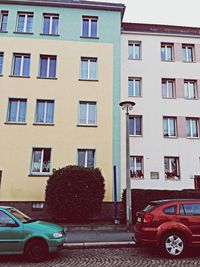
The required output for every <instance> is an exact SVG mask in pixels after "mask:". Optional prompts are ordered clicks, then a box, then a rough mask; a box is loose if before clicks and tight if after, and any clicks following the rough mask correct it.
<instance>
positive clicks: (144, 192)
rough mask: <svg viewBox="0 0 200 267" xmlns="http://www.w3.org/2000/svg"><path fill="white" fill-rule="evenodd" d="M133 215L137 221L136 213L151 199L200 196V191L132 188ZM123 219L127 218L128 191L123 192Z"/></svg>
mask: <svg viewBox="0 0 200 267" xmlns="http://www.w3.org/2000/svg"><path fill="white" fill-rule="evenodd" d="M131 195H132V216H133V223H135V215H136V212H137V211H140V210H142V209H143V208H145V206H147V204H148V203H149V201H152V200H161V199H180V198H186V199H187V198H197V199H199V198H200V191H196V190H193V189H184V190H154V189H132V190H131ZM122 204H123V205H122V207H123V211H122V212H121V214H122V221H123V222H125V218H126V191H125V190H124V191H123V194H122Z"/></svg>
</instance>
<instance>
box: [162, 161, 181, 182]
mask: <svg viewBox="0 0 200 267" xmlns="http://www.w3.org/2000/svg"><path fill="white" fill-rule="evenodd" d="M165 160H168V161H169V162H168V165H169V173H170V174H171V175H170V176H167V174H166V169H165ZM174 160H175V161H176V174H177V175H173V167H172V165H173V163H172V161H174ZM164 170H165V179H166V180H180V162H179V157H167V156H165V157H164Z"/></svg>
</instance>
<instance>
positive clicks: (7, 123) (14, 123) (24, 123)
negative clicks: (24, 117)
mask: <svg viewBox="0 0 200 267" xmlns="http://www.w3.org/2000/svg"><path fill="white" fill-rule="evenodd" d="M4 124H6V125H27V123H26V122H10V121H6V122H4Z"/></svg>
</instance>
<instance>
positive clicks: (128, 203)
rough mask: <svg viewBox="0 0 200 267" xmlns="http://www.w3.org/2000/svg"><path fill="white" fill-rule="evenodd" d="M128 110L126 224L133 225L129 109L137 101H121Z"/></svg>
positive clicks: (124, 108)
mask: <svg viewBox="0 0 200 267" xmlns="http://www.w3.org/2000/svg"><path fill="white" fill-rule="evenodd" d="M119 105H120V106H121V107H122V109H123V110H125V111H126V225H127V228H130V227H131V226H132V203H131V180H130V142H129V111H130V110H132V109H133V106H135V103H134V102H132V101H122V102H120V103H119Z"/></svg>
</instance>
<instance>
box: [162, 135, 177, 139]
mask: <svg viewBox="0 0 200 267" xmlns="http://www.w3.org/2000/svg"><path fill="white" fill-rule="evenodd" d="M163 137H164V138H166V139H177V138H178V136H164V135H163Z"/></svg>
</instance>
